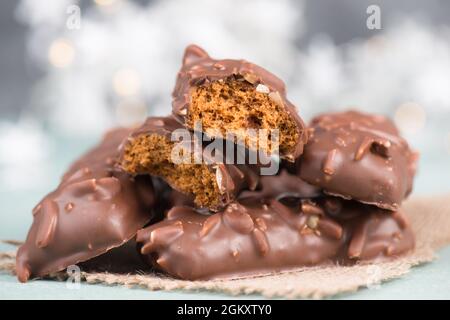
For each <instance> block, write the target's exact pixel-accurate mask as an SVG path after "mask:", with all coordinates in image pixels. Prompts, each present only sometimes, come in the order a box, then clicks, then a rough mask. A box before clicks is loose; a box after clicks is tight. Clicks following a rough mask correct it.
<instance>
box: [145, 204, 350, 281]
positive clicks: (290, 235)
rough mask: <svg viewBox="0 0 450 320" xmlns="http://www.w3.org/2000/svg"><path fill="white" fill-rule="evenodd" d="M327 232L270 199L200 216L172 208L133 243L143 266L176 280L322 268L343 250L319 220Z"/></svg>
mask: <svg viewBox="0 0 450 320" xmlns="http://www.w3.org/2000/svg"><path fill="white" fill-rule="evenodd" d="M322 221H323V222H324V223H326V224H329V225H330V226H332V227H331V228H330V229H332V231H331V232H327V234H323V235H321V236H318V235H317V234H316V233H314V232H313V230H312V229H310V228H309V227H308V225H307V223H308V215H307V214H301V213H299V212H298V211H297V212H295V211H294V210H292V209H290V208H288V207H286V206H285V205H283V204H281V203H280V202H278V201H276V200H273V201H272V202H269V203H268V204H262V203H261V202H260V201H258V200H257V199H256V198H253V199H251V200H250V199H247V201H243V202H242V203H238V202H235V203H232V204H230V205H229V206H228V207H227V208H226V209H225V210H224V211H222V212H219V213H216V214H214V215H203V214H200V213H198V212H196V211H195V209H193V208H191V207H187V206H180V207H174V208H172V209H171V210H170V211H169V212H168V214H167V218H166V219H165V220H163V221H162V222H159V223H157V224H155V225H152V226H150V227H148V228H145V229H143V230H140V231H139V232H138V235H137V238H136V239H137V242H138V243H140V244H141V245H142V246H141V248H140V251H141V253H142V254H143V255H144V258H146V259H147V260H148V262H149V263H150V264H151V265H153V266H155V267H156V268H158V269H161V270H163V271H165V272H167V273H169V274H170V275H172V276H175V277H178V278H181V279H189V280H195V279H209V278H220V277H240V276H244V275H247V274H264V273H271V272H276V271H279V270H284V269H289V268H293V267H296V266H303V265H315V264H318V263H324V262H326V261H329V260H331V259H332V258H334V257H335V255H336V254H338V252H339V251H340V250H341V248H342V247H343V243H344V241H345V236H344V235H343V233H342V231H343V230H342V228H341V226H339V225H338V224H337V223H335V222H334V221H332V220H331V219H328V218H327V217H323V218H322Z"/></svg>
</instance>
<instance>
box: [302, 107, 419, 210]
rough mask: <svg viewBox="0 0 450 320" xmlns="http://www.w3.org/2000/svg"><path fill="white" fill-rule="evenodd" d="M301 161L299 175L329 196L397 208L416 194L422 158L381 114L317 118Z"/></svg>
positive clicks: (332, 114)
mask: <svg viewBox="0 0 450 320" xmlns="http://www.w3.org/2000/svg"><path fill="white" fill-rule="evenodd" d="M310 130H311V133H310V139H309V141H308V144H307V145H306V146H305V151H304V153H303V155H302V157H301V158H300V159H299V160H298V163H299V174H300V177H301V178H302V179H303V180H305V181H307V182H308V183H310V184H313V185H316V186H318V187H320V188H322V189H323V191H324V192H325V193H327V194H330V195H335V196H340V197H343V198H346V199H354V200H357V201H360V202H363V203H367V204H372V205H375V206H378V207H381V208H384V209H389V210H397V209H398V208H399V207H400V204H401V202H402V201H403V200H404V199H405V198H406V197H407V196H408V195H409V193H410V192H411V190H412V185H413V178H414V174H415V170H416V162H417V158H418V154H417V153H415V152H413V151H411V149H410V148H409V146H408V143H407V142H406V141H405V140H404V139H403V138H402V137H401V136H400V135H399V133H398V131H397V129H396V127H395V125H394V124H393V123H392V122H391V121H390V120H388V119H387V118H385V117H383V116H378V115H371V114H365V113H361V112H356V111H347V112H342V113H329V114H323V115H320V116H317V117H316V118H314V119H313V120H312V122H311V125H310Z"/></svg>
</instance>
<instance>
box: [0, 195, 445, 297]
mask: <svg viewBox="0 0 450 320" xmlns="http://www.w3.org/2000/svg"><path fill="white" fill-rule="evenodd" d="M404 210H405V212H406V214H407V215H408V216H409V217H410V220H411V224H412V227H413V229H414V231H415V233H416V241H417V244H416V249H415V250H414V251H413V252H412V253H410V254H408V255H406V256H403V257H400V258H398V259H396V260H394V261H390V262H383V263H373V264H358V265H354V266H328V267H308V268H300V269H297V270H295V271H290V272H284V273H279V274H274V275H267V276H260V277H251V278H243V279H236V280H210V281H183V280H177V279H173V278H170V277H167V276H164V275H161V274H156V273H154V274H148V273H147V274H139V273H137V274H127V275H124V274H113V273H107V272H103V273H88V272H83V273H82V279H83V280H84V281H86V282H87V283H92V284H93V283H102V284H108V285H123V286H126V287H143V288H147V289H149V290H189V291H199V290H207V291H212V292H223V293H228V294H231V295H240V294H261V295H263V296H265V297H269V298H273V297H281V298H324V297H328V296H332V295H336V294H339V293H345V292H353V291H356V290H358V289H359V288H362V287H368V286H371V285H374V284H377V283H381V282H385V281H388V280H391V279H394V278H398V277H401V276H403V275H404V274H406V273H408V272H409V271H410V270H411V267H413V266H416V265H418V264H422V263H425V262H429V261H431V260H433V259H434V257H435V255H434V252H435V251H436V250H437V249H439V248H441V247H443V246H445V245H447V244H449V243H450V196H440V197H420V198H418V197H416V198H413V199H411V200H408V201H407V202H406V203H405V204H404ZM14 267H15V253H14V252H5V253H0V270H7V271H9V272H12V273H14ZM50 277H51V278H55V279H60V280H61V279H63V276H62V275H61V274H55V275H52V276H50Z"/></svg>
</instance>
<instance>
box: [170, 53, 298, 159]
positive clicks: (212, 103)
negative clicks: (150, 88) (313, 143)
mask: <svg viewBox="0 0 450 320" xmlns="http://www.w3.org/2000/svg"><path fill="white" fill-rule="evenodd" d="M172 96H173V103H172V106H173V115H174V116H175V117H176V118H177V119H178V120H179V121H180V122H181V123H183V124H184V125H185V126H186V127H187V128H189V129H191V130H194V129H196V127H197V126H198V125H201V129H202V130H203V131H204V132H206V133H207V134H208V135H210V136H212V137H216V136H221V137H222V138H226V136H227V134H233V135H234V136H235V137H236V138H237V140H238V141H240V142H241V143H243V144H245V145H246V146H247V147H248V148H250V149H252V150H262V151H264V152H266V153H267V154H270V153H274V152H275V151H276V149H275V148H276V147H279V154H280V156H281V157H282V158H285V159H287V160H289V161H294V160H295V159H296V158H297V157H298V156H299V155H300V154H301V153H302V152H303V145H304V144H305V143H306V141H307V132H306V130H305V125H304V123H303V121H302V119H301V118H300V117H299V115H298V114H297V111H296V108H295V107H294V105H293V104H292V103H291V102H289V101H288V100H287V98H286V90H285V85H284V83H283V81H281V80H280V79H279V78H278V77H276V76H275V75H273V74H272V73H270V72H268V71H267V70H265V69H263V68H261V67H259V66H257V65H255V64H252V63H250V62H247V61H244V60H231V59H225V60H215V59H212V58H211V57H209V55H208V54H207V53H206V52H205V51H204V50H203V49H201V48H199V47H197V46H195V45H191V46H189V47H187V48H186V51H185V53H184V58H183V66H182V67H181V70H180V71H179V73H178V77H177V81H176V85H175V89H174V91H173V94H172ZM248 129H267V130H266V131H265V132H264V131H263V130H261V131H260V130H258V133H257V134H254V131H253V133H251V131H248ZM271 130H278V133H279V136H278V139H274V137H273V136H272V135H275V133H274V132H273V131H271ZM272 140H273V142H274V143H272ZM277 140H278V141H277ZM274 144H275V145H274Z"/></svg>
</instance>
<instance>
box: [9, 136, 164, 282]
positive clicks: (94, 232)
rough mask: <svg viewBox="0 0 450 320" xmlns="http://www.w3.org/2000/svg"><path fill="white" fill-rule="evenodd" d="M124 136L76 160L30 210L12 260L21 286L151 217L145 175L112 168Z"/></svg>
mask: <svg viewBox="0 0 450 320" xmlns="http://www.w3.org/2000/svg"><path fill="white" fill-rule="evenodd" d="M129 133H130V130H128V129H116V130H113V131H111V132H109V133H108V134H107V135H105V137H104V139H103V141H102V142H101V143H100V144H99V145H98V146H97V147H95V148H94V149H92V150H91V151H90V152H88V153H87V154H86V155H84V156H83V157H81V158H80V159H79V160H78V161H76V162H75V163H74V164H73V165H72V166H71V168H70V169H69V170H68V171H67V173H66V174H65V175H64V177H63V179H62V181H61V183H60V185H59V186H58V188H57V189H56V190H55V191H53V192H51V193H49V194H48V195H47V196H45V197H44V199H42V201H41V202H40V203H39V204H38V205H37V206H36V207H35V208H34V209H33V224H32V226H31V228H30V231H29V232H28V236H27V239H26V241H25V243H24V244H23V245H22V246H21V247H20V248H19V250H18V252H17V258H16V272H17V277H18V279H19V280H20V281H21V282H25V281H27V280H28V279H29V278H31V277H39V276H45V275H48V274H50V273H53V272H57V271H60V270H63V269H65V268H67V267H68V266H70V265H74V264H77V263H79V262H82V261H86V260H89V259H91V258H94V257H96V256H99V255H101V254H103V253H105V252H107V251H108V250H110V249H113V248H115V247H119V246H121V245H123V244H125V243H126V242H127V241H129V240H130V239H132V238H133V237H134V236H135V234H136V232H137V231H138V229H140V228H142V227H144V226H145V225H146V224H147V223H148V222H149V221H150V220H151V219H152V217H153V214H154V212H153V210H152V209H153V207H154V205H155V199H156V198H155V196H154V189H153V186H152V181H151V180H150V177H138V178H137V179H134V178H133V177H131V176H130V175H128V174H126V173H124V172H120V171H117V170H116V169H115V165H116V161H115V159H116V157H117V148H118V146H119V144H120V143H121V142H122V140H123V139H124V138H125V137H126V136H127V135H128V134H129Z"/></svg>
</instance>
